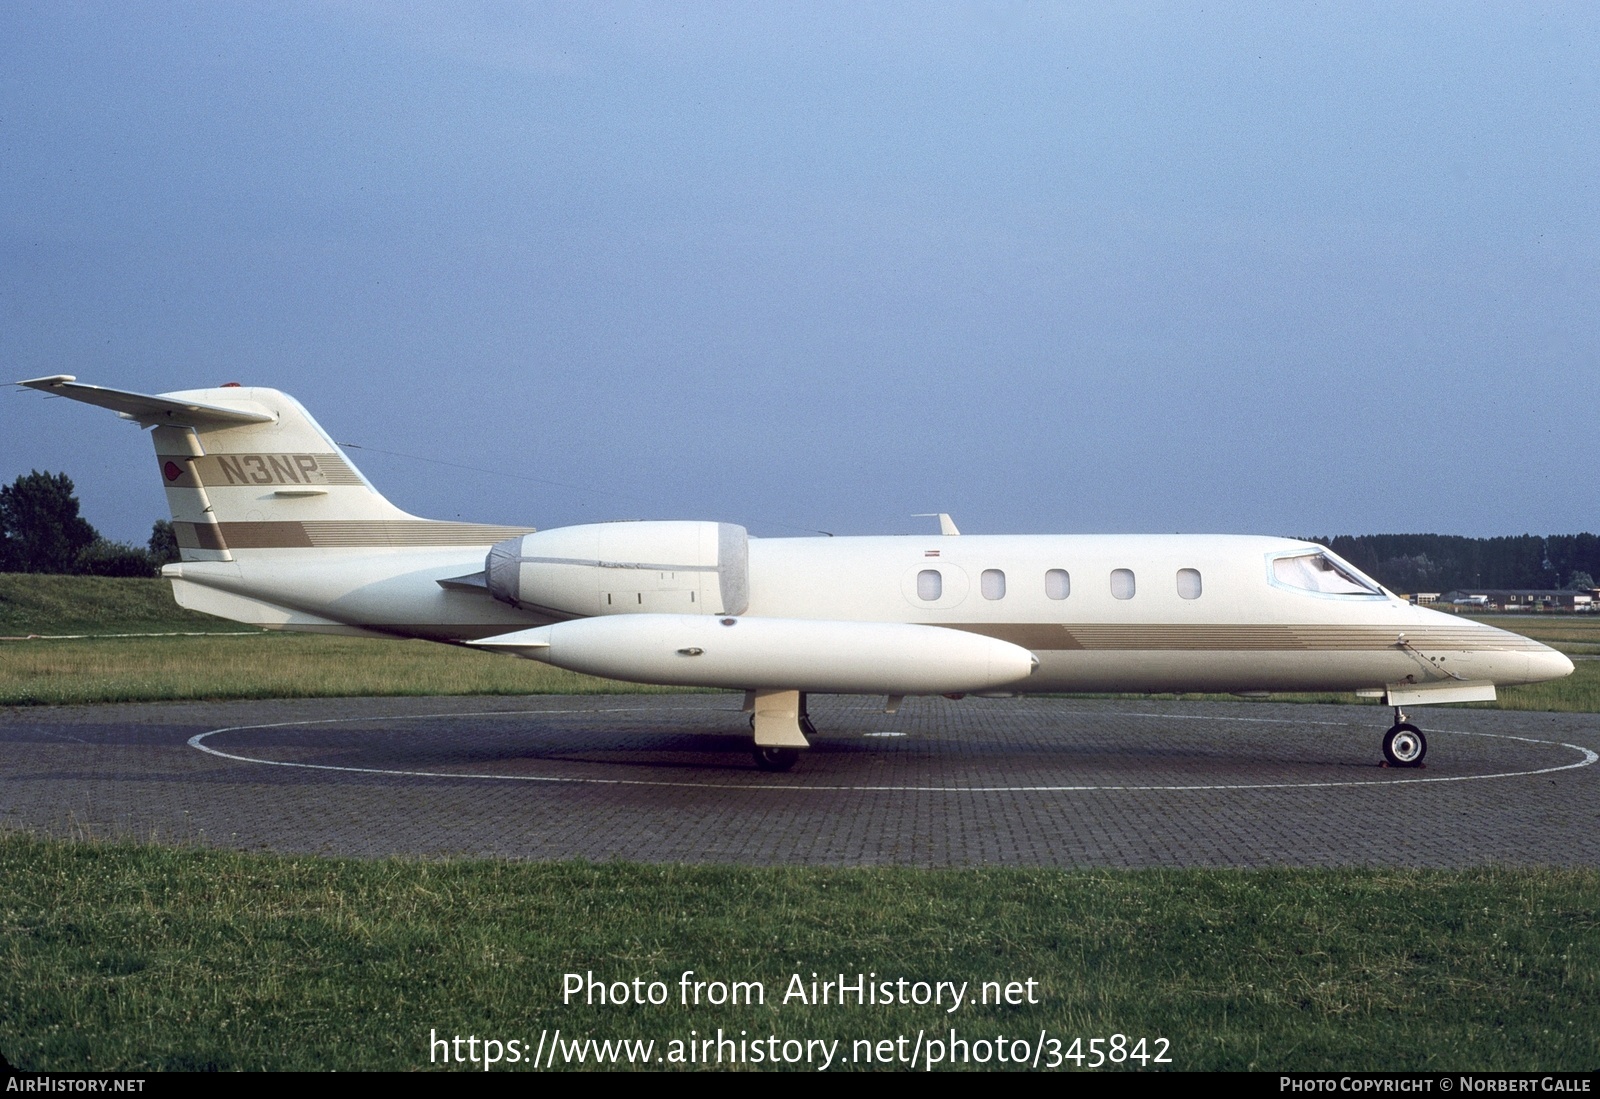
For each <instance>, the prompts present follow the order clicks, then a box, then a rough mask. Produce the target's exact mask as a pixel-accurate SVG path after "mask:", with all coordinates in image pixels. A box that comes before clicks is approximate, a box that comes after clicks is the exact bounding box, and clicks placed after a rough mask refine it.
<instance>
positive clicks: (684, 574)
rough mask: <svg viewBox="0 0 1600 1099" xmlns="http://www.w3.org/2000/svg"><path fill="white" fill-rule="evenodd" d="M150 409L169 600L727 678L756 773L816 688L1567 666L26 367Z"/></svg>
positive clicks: (374, 632) (1410, 731)
mask: <svg viewBox="0 0 1600 1099" xmlns="http://www.w3.org/2000/svg"><path fill="white" fill-rule="evenodd" d="M18 384H20V385H23V386H26V387H28V388H29V389H34V390H39V391H41V392H43V393H47V394H51V395H54V396H59V397H69V398H71V399H73V400H77V401H83V402H86V403H88V404H92V405H98V406H100V407H102V408H107V409H110V410H112V411H114V412H116V413H118V414H120V415H121V416H122V417H123V418H124V419H127V420H132V421H134V422H136V423H138V424H139V425H140V426H141V427H143V428H153V429H154V430H153V431H152V432H151V435H152V438H153V440H154V443H155V451H156V465H157V468H158V470H159V472H160V476H161V480H162V483H163V485H164V486H165V487H166V492H167V501H168V504H169V505H170V507H171V510H172V524H173V529H174V530H175V532H176V534H177V540H178V546H179V550H180V557H181V561H180V562H179V563H178V564H172V565H167V566H166V567H165V568H163V570H162V575H163V576H165V577H167V578H168V579H170V580H171V581H172V587H173V592H174V594H175V596H176V598H177V601H178V602H179V603H180V604H181V605H183V606H185V607H188V608H191V609H193V610H197V611H203V612H205V613H207V614H213V615H218V616H220V617H222V618H228V619H233V620H235V621H239V622H247V623H251V624H254V625H257V626H261V627H264V628H266V629H273V630H300V631H307V632H312V633H326V634H341V635H347V636H359V637H389V638H424V639H427V640H430V641H440V642H448V643H454V644H463V645H470V646H475V647H477V648H481V649H485V650H488V651H491V652H499V653H510V654H513V655H516V656H520V657H525V658H528V659H531V660H538V661H542V662H544V663H546V664H551V665H554V666H556V667H559V668H567V669H570V670H572V671H576V672H585V673H588V674H591V675H597V676H607V677H610V678H613V679H623V680H631V681H633V682H638V683H653V684H664V685H681V686H694V687H720V688H732V689H736V690H742V691H744V692H745V708H746V710H747V711H749V712H750V714H751V726H752V729H753V732H754V754H755V760H756V764H757V765H758V766H759V767H761V768H762V769H764V770H786V769H788V768H789V767H790V766H792V765H793V763H794V762H795V760H796V758H797V756H798V751H799V749H802V748H805V747H808V746H809V741H808V739H807V737H808V735H811V734H814V733H815V729H814V728H813V727H812V724H811V721H810V718H809V716H808V715H807V710H806V696H807V695H808V694H812V693H827V694H867V695H883V696H884V697H885V700H886V707H887V709H888V710H890V711H893V710H894V709H895V707H897V706H898V704H899V702H900V700H901V699H902V698H904V697H905V696H906V695H948V696H952V697H959V696H962V695H968V694H971V695H979V696H984V697H1005V696H1012V695H1018V694H1036V693H1041V692H1134V693H1144V692H1189V691H1203V692H1228V693H1233V694H1237V695H1241V696H1246V697H1255V696H1262V695H1266V694H1270V693H1272V692H1280V691H1340V692H1354V693H1355V694H1357V695H1363V696H1367V697H1371V698H1379V699H1382V700H1383V702H1384V704H1385V705H1387V706H1390V707H1393V709H1394V725H1393V727H1392V728H1390V729H1389V730H1388V732H1387V733H1385V734H1384V736H1383V740H1382V749H1383V755H1384V758H1385V761H1386V762H1387V763H1388V765H1390V766H1394V767H1416V766H1419V765H1421V763H1422V761H1423V757H1424V755H1425V754H1426V752H1427V740H1426V738H1425V737H1424V735H1423V733H1422V732H1421V730H1419V729H1418V728H1417V727H1416V726H1415V725H1413V724H1412V723H1410V722H1409V721H1408V720H1406V717H1405V714H1404V712H1403V710H1402V707H1409V706H1422V705H1428V704H1431V703H1445V702H1479V701H1488V700H1492V699H1493V698H1494V697H1495V688H1496V687H1497V686H1505V685H1508V684H1517V683H1536V682H1539V681H1541V680H1547V679H1555V678H1557V677H1560V676H1564V675H1568V674H1570V673H1571V671H1572V662H1571V661H1570V660H1568V659H1567V658H1566V657H1565V656H1563V655H1562V654H1561V653H1559V652H1556V651H1555V650H1553V649H1551V648H1548V647H1547V646H1545V645H1541V644H1539V643H1538V642H1536V641H1532V640H1530V639H1528V638H1525V637H1521V636H1519V635H1517V634H1514V633H1509V632H1507V631H1505V630H1500V629H1495V628H1494V627H1492V626H1487V625H1484V624H1482V623H1479V622H1473V621H1468V620H1463V619H1460V618H1457V617H1455V616H1452V615H1447V614H1442V613H1439V612H1436V611H1432V610H1429V609H1427V608H1423V607H1417V606H1413V605H1411V604H1410V603H1409V602H1407V601H1406V600H1403V599H1400V598H1399V597H1397V596H1395V595H1394V594H1393V593H1392V592H1389V591H1387V590H1386V589H1384V588H1383V587H1382V586H1381V585H1379V584H1377V583H1376V582H1374V581H1373V580H1371V579H1370V578H1368V577H1366V576H1364V575H1363V574H1362V573H1361V572H1360V571H1359V570H1357V569H1355V568H1354V567H1352V566H1351V565H1350V564H1348V563H1347V562H1345V561H1343V560H1341V559H1340V558H1339V557H1337V556H1336V555H1335V554H1334V553H1332V552H1331V551H1330V550H1328V549H1327V548H1325V547H1323V546H1319V545H1316V544H1313V543H1309V542H1301V541H1296V540H1293V539H1287V538H1268V537H1246V536H1237V535H1003V536H995V535H966V536H962V535H960V534H959V532H958V531H957V529H956V526H955V524H954V523H953V522H951V521H950V520H949V518H948V517H947V516H941V517H940V527H941V531H942V533H941V534H939V535H930V536H926V537H924V536H915V535H913V536H894V537H859V538H857V537H838V538H832V537H805V538H753V537H750V536H749V534H748V533H747V532H746V530H745V529H744V528H743V527H741V526H737V525H735V524H732V523H718V522H685V521H664V522H625V523H596V524H586V525H583V526H572V527H558V528H554V529H551V530H535V529H534V528H533V527H529V526H486V525H481V524H476V523H459V522H441V521H438V520H432V519H420V518H417V517H416V516H413V515H409V514H407V513H406V512H403V511H401V510H400V509H399V508H396V507H395V506H394V505H392V504H391V503H389V501H388V500H386V499H385V498H384V497H383V496H382V495H381V494H380V493H379V492H378V491H377V489H375V488H373V486H372V485H371V483H370V482H368V481H367V479H366V478H365V477H363V476H362V475H361V473H360V471H359V470H357V469H356V467H355V466H354V465H353V464H352V463H351V461H350V460H349V458H348V457H347V456H346V455H345V453H344V452H343V451H342V450H341V448H340V447H339V446H338V444H336V443H335V442H334V441H333V439H332V438H331V437H330V436H329V435H328V434H327V433H326V432H324V431H323V430H322V428H321V427H319V426H318V425H317V423H316V421H315V420H313V419H312V418H311V416H310V415H309V414H308V413H307V412H306V411H305V409H304V408H302V407H301V406H300V404H299V403H298V402H297V401H295V400H294V399H293V398H292V397H290V396H288V395H287V394H284V393H281V392H279V391H277V390H275V389H265V388H249V387H243V386H239V385H237V384H230V385H225V386H221V387H218V388H214V389H196V390H187V391H183V392H177V393H163V394H154V395H151V394H141V393H130V392H126V391H123V390H117V389H107V388H103V387H98V386H90V385H81V384H79V383H78V382H77V380H76V379H75V378H73V377H72V376H71V375H58V376H54V377H49V378H36V379H33V380H30V381H24V382H21V383H18Z"/></svg>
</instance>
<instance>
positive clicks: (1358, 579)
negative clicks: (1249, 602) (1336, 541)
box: [1272, 552, 1383, 596]
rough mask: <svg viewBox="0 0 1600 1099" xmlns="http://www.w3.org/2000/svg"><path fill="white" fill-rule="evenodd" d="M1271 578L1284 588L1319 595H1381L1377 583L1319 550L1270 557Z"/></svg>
mask: <svg viewBox="0 0 1600 1099" xmlns="http://www.w3.org/2000/svg"><path fill="white" fill-rule="evenodd" d="M1272 579H1273V580H1275V581H1276V582H1277V583H1279V584H1281V585H1283V586H1284V587H1286V588H1299V589H1300V590H1302V591H1314V592H1317V593H1319V594H1321V595H1377V596H1381V595H1383V592H1382V591H1381V590H1379V588H1378V585H1377V584H1374V583H1373V582H1372V581H1371V580H1368V579H1367V578H1366V577H1365V576H1362V575H1361V574H1360V573H1359V572H1357V571H1356V570H1355V569H1353V568H1351V567H1350V566H1349V565H1346V564H1345V563H1344V562H1342V561H1339V560H1336V559H1335V558H1333V557H1331V556H1329V555H1328V554H1326V553H1322V552H1311V553H1296V554H1291V555H1289V556H1287V557H1276V558H1273V561H1272Z"/></svg>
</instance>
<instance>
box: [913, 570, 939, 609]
mask: <svg viewBox="0 0 1600 1099" xmlns="http://www.w3.org/2000/svg"><path fill="white" fill-rule="evenodd" d="M943 594H944V577H943V576H940V575H939V570H938V569H923V570H922V571H921V572H919V573H917V598H918V599H922V600H925V601H927V602H929V603H937V602H938V601H939V596H941V595H943Z"/></svg>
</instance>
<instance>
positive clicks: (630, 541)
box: [484, 522, 750, 617]
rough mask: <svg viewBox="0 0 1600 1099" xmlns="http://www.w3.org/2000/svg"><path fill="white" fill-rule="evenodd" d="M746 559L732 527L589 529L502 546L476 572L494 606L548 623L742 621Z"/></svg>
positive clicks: (739, 532) (745, 539)
mask: <svg viewBox="0 0 1600 1099" xmlns="http://www.w3.org/2000/svg"><path fill="white" fill-rule="evenodd" d="M749 559H750V551H749V535H748V534H747V533H746V532H745V529H744V528H743V527H740V526H735V525H733V524H732V523H698V522H646V523H590V524H586V525H583V526H576V527H557V528H555V529H553V530H544V531H539V532H538V533H536V534H526V535H522V536H521V537H517V538H508V539H506V540H505V541H504V542H500V543H498V544H497V545H495V546H494V547H493V548H492V549H490V551H489V556H488V559H487V560H486V562H485V563H484V572H485V574H486V576H485V580H486V583H487V584H488V588H489V593H490V594H491V595H493V596H494V597H495V598H496V599H498V600H500V601H501V602H504V603H510V604H511V605H512V606H513V607H527V608H530V609H533V610H538V611H543V612H546V613H550V614H552V615H555V616H564V615H576V616H581V617H589V616H591V615H607V614H742V613H744V611H745V609H746V608H747V607H748V606H749V603H750V564H749Z"/></svg>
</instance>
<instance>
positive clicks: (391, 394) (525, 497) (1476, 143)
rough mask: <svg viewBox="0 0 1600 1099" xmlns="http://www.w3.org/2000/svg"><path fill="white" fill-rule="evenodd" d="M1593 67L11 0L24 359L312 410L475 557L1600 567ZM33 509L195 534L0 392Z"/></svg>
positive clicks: (811, 7)
mask: <svg viewBox="0 0 1600 1099" xmlns="http://www.w3.org/2000/svg"><path fill="white" fill-rule="evenodd" d="M1597 59H1600V10H1597V9H1595V8H1594V7H1592V6H1589V5H1570V6H1544V7H1530V6H1527V5H1517V6H1512V5H1494V6H1468V5H1460V4H1449V5H1443V4H1441V5H1436V6H1430V5H1387V4H1373V5H1365V6H1363V5H1358V4H1339V5H1332V6H1327V7H1313V6H1309V5H1292V6H1291V5H1262V6H1261V7H1259V8H1255V9H1249V8H1242V7H1234V8H1229V9H1228V10H1226V11H1224V12H1218V11H1216V10H1215V9H1214V8H1213V7H1212V6H1210V5H1208V6H1206V7H1204V8H1200V7H1196V6H1186V5H1145V6H1142V5H1133V4H1118V5H1091V6H1088V7H1086V8H1083V9H1077V8H1073V7H1070V6H1065V5H1062V6H1039V5H1022V4H1004V5H984V6H968V5H960V6H938V7H936V6H932V5H927V4H922V3H917V4H907V5H893V6H890V5H884V6H874V7H870V8H864V7H863V6H861V5H856V4H846V5H839V6H835V7H826V6H821V5H815V4H807V5H792V6H791V5H785V6H771V7H757V6H755V5H734V4H727V5H716V6H711V5H695V6H685V7H672V8H668V7H665V6H661V5H656V4H647V5H639V6H629V5H622V4H609V5H592V6H589V5H552V6H549V7H540V8H533V9H529V8H525V7H524V6H522V5H520V4H509V3H508V4H493V5H481V6H478V7H476V8H473V9H470V13H469V9H467V8H466V7H465V6H464V5H445V6H438V7H434V6H406V7H402V6H399V5H390V4H376V3H373V4H366V3H346V4H318V5H299V6H297V5H289V4H282V5H272V6H250V5H244V4H226V5H224V4H197V5H175V4H168V3H163V4H159V5H151V6H140V5H135V4H128V3H117V4H112V5H96V4H72V5H66V4H55V3H48V4H40V5H25V4H21V3H17V4H8V5H5V6H3V7H0V140H3V145H0V152H3V157H4V171H3V173H0V357H3V362H4V364H5V365H4V371H5V376H6V377H7V378H25V377H32V376H36V375H40V374H50V373H72V374H77V375H78V376H79V378H80V379H81V380H83V381H86V382H91V383H96V384H103V385H112V386H118V387H123V388H131V389H141V390H147V391H161V390H170V389H183V388H191V387H196V386H202V385H211V384H217V383H221V382H225V381H241V382H245V383H247V384H261V385H271V386H276V387H278V388H280V389H284V390H287V391H288V392H290V393H293V394H295V395H296V396H297V397H299V398H300V400H301V401H302V402H304V403H305V404H306V405H307V407H308V408H310V410H311V411H312V413H313V414H314V415H316V416H317V417H318V418H319V419H320V420H321V422H322V423H323V425H324V426H325V427H326V428H327V429H328V430H329V431H330V432H331V433H332V434H333V435H334V437H335V438H336V439H339V440H341V441H350V442H354V443H358V444H363V445H364V446H366V447H369V448H382V449H384V450H391V451H398V452H404V453H406V454H413V455H420V456H423V457H427V458H431V459H435V460H436V461H435V462H425V461H417V460H413V459H409V458H401V457H397V456H392V455H387V454H380V453H376V452H375V451H373V450H370V449H369V450H366V451H357V452H352V454H353V456H354V457H355V458H356V460H357V462H358V464H360V465H361V467H362V468H363V470H364V471H365V472H366V473H367V474H368V476H369V477H371V478H372V479H373V480H374V481H375V482H376V483H377V484H378V486H379V487H380V488H381V489H383V490H384V491H385V492H386V493H387V494H388V495H389V496H390V498H391V499H393V500H394V501H395V502H396V503H397V504H400V505H401V506H403V507H406V508H408V509H410V510H413V511H416V512H418V513H420V514H425V515H429V516H437V517H441V518H454V517H456V516H460V517H462V518H468V519H479V520H486V521H501V522H516V523H524V522H525V523H531V524H534V525H538V526H541V527H544V526H555V525H560V524H564V523H572V522H584V521H590V520H596V519H605V518H706V519H722V520H728V521H733V522H744V523H747V524H748V525H749V526H750V527H751V528H752V530H753V531H755V532H756V533H762V534H772V535H777V534H785V533H795V532H797V530H799V529H807V528H820V529H826V530H832V531H836V532H840V533H873V532H887V533H893V532H905V531H920V530H931V529H933V528H932V526H931V520H926V519H921V520H918V519H911V518H909V516H910V515H911V513H913V512H925V511H934V510H945V511H950V512H952V513H953V514H954V515H955V517H956V519H957V521H958V522H959V523H960V524H961V526H962V528H963V530H966V531H968V532H970V533H1001V532H1010V531H1019V532H1043V531H1177V530H1183V531H1225V532H1259V533H1335V532H1351V533H1371V532H1381V531H1422V530H1429V531H1438V532H1443V533H1460V534H1473V535H1485V534H1504V533H1520V532H1522V531H1533V532H1537V533H1546V532H1561V531H1574V530H1580V529H1590V530H1594V529H1597V528H1600V479H1597V478H1596V477H1595V476H1594V467H1595V455H1596V453H1597V452H1600V448H1597V443H1600V393H1597V391H1596V384H1595V383H1596V377H1597V367H1600V264H1597V262H1596V261H1597V259H1600V201H1597V200H1600V195H1597V194H1596V184H1597V181H1600V62H1597ZM438 461H444V462H454V463H459V464H464V465H469V466H477V467H482V468H484V469H486V470H492V471H497V472H493V473H476V472H470V471H467V470H462V469H457V468H453V467H451V466H445V465H439V464H437V462H438ZM34 467H38V468H42V469H50V470H65V471H66V472H68V473H69V474H70V475H71V476H72V477H73V479H74V480H75V481H76V482H77V485H78V488H79V494H80V496H81V498H82V499H83V501H84V505H85V513H86V515H87V516H88V518H89V519H90V520H91V521H92V522H94V523H95V524H97V525H98V526H99V527H100V528H101V529H102V530H103V531H105V532H106V533H108V534H110V535H112V536H114V537H119V538H127V539H138V540H142V539H143V538H144V536H145V535H146V534H147V533H148V530H149V525H150V522H151V521H152V520H153V519H155V518H156V517H158V516H160V515H162V514H164V503H163V500H162V497H161V493H160V488H159V481H158V479H157V475H156V472H155V465H154V462H153V460H152V459H151V458H150V448H149V443H148V441H147V440H143V439H140V438H139V437H138V433H137V431H136V430H135V429H134V428H133V427H131V426H129V425H125V424H120V423H118V422H117V421H116V420H115V419H114V418H112V417H111V416H110V415H109V414H108V413H104V412H100V411H98V410H95V409H90V408H85V407H82V406H78V405H70V404H68V403H67V402H63V401H45V400H43V399H42V398H40V397H37V396H35V395H31V394H28V395H20V396H19V395H15V394H13V393H11V392H5V393H0V479H3V480H4V481H7V482H9V481H10V480H11V479H12V478H13V477H15V476H16V475H17V474H18V473H21V472H26V471H27V470H28V469H30V468H34ZM530 478H531V479H530ZM545 482H557V484H549V483H545ZM784 524H788V525H784Z"/></svg>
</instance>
